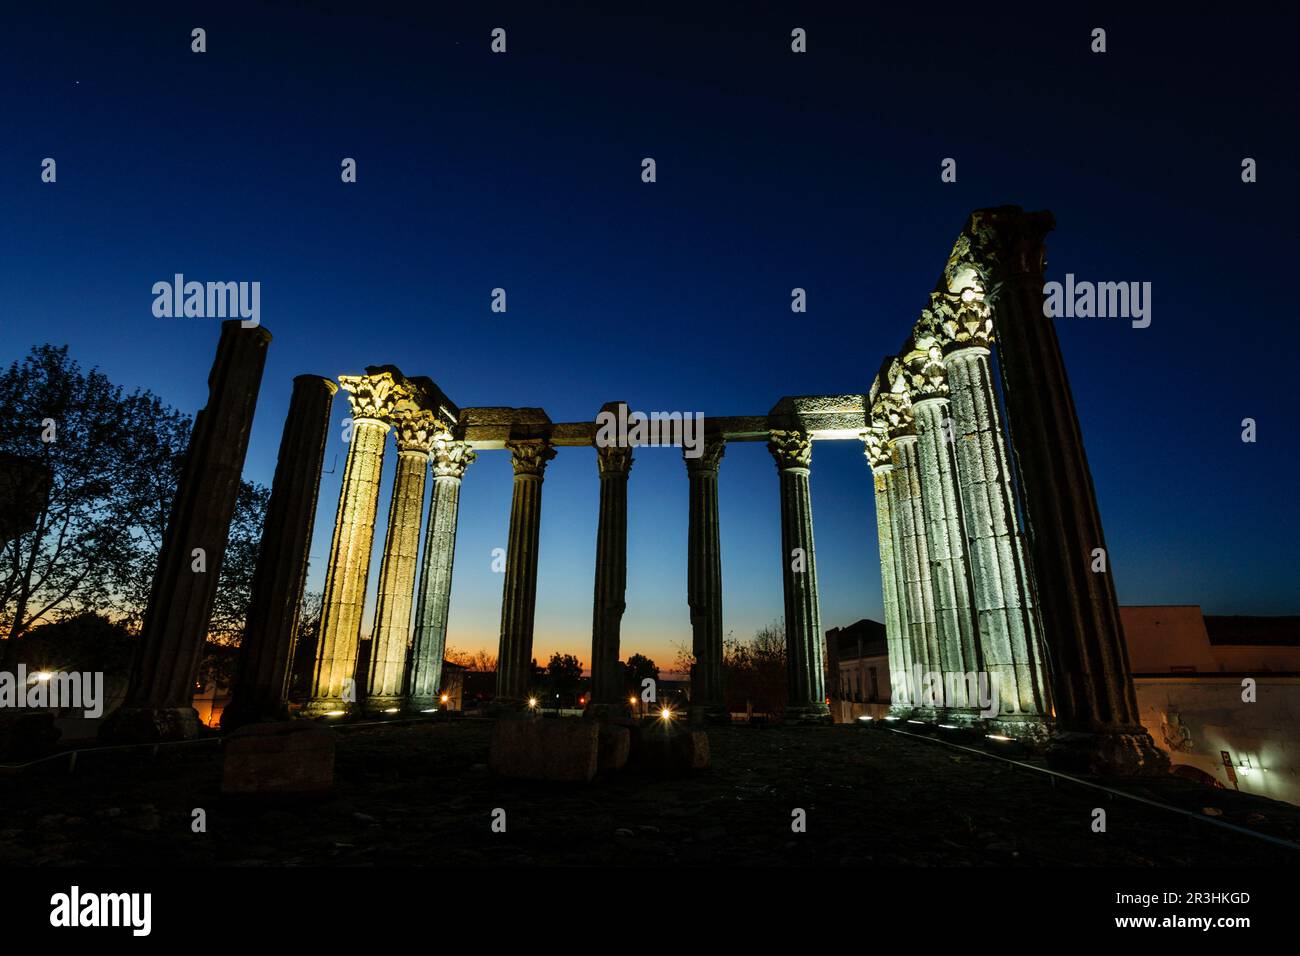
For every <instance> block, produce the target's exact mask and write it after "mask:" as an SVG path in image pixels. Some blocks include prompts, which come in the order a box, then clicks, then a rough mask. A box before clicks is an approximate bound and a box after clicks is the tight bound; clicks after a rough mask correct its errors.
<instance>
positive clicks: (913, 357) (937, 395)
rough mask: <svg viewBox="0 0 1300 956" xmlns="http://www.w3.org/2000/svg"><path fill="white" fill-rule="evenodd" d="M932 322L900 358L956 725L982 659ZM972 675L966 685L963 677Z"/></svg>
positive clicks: (973, 713)
mask: <svg viewBox="0 0 1300 956" xmlns="http://www.w3.org/2000/svg"><path fill="white" fill-rule="evenodd" d="M935 325H936V322H935V320H934V319H933V317H930V316H928V315H927V316H926V317H923V318H922V320H921V323H920V324H918V326H917V329H916V332H915V333H914V338H913V340H912V342H911V343H910V345H909V349H908V351H907V353H906V354H905V356H904V358H903V363H904V366H905V368H906V372H907V378H908V397H909V398H910V400H911V403H912V414H913V416H914V419H915V422H916V434H917V442H916V449H917V460H918V464H919V477H920V481H921V499H922V503H923V505H924V507H923V511H924V516H925V539H926V547H927V548H928V549H929V552H930V583H931V587H932V588H933V589H934V592H933V593H934V619H935V630H936V634H937V638H938V642H939V653H940V655H941V656H940V662H939V664H940V666H939V670H940V671H942V672H943V674H944V690H945V693H946V694H947V695H948V696H947V706H948V707H949V708H950V709H952V710H955V711H957V712H958V714H959V715H960V716H962V717H963V718H964V719H971V720H973V719H975V718H976V717H978V713H979V711H980V710H982V708H981V707H980V706H979V699H980V696H981V695H982V694H987V693H989V688H990V686H991V685H990V683H989V681H988V678H987V677H985V678H983V679H984V681H985V684H984V687H983V688H981V687H980V686H979V680H980V674H981V672H982V666H981V665H982V660H981V655H980V652H979V646H978V635H977V629H976V620H975V612H974V600H973V598H972V596H971V572H970V565H969V562H968V559H967V551H966V529H965V527H964V524H963V517H962V505H961V494H960V492H959V490H958V487H957V459H956V454H955V452H954V450H953V442H954V440H955V437H956V433H955V426H954V424H953V420H952V418H951V414H950V408H949V398H948V382H947V376H946V374H945V373H944V369H943V363H942V361H941V359H942V353H941V352H940V350H939V346H938V345H937V343H936V339H935V336H934V329H933V327H934V326H935ZM968 674H969V675H972V676H973V678H974V681H975V683H974V685H973V686H972V684H971V682H970V680H969V679H968V678H967V677H966V675H968Z"/></svg>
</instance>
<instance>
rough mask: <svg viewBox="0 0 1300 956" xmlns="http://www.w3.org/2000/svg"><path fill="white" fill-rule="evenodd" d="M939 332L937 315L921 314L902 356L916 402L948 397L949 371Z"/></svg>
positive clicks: (906, 376) (908, 387)
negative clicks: (935, 317) (944, 360)
mask: <svg viewBox="0 0 1300 956" xmlns="http://www.w3.org/2000/svg"><path fill="white" fill-rule="evenodd" d="M927 311H928V310H927ZM936 331H939V332H940V334H942V330H941V329H939V328H938V325H937V322H936V321H935V320H934V318H933V317H932V316H927V315H925V314H922V316H921V321H919V322H918V323H917V324H916V328H915V329H914V330H913V332H912V338H911V340H910V341H909V342H908V344H907V348H906V349H905V350H904V351H903V354H902V355H900V356H899V360H900V362H901V363H902V367H903V373H904V378H905V380H906V383H907V393H908V397H909V398H911V400H912V402H913V404H915V403H916V402H923V401H926V400H927V399H936V398H947V397H948V373H947V372H946V371H944V368H943V350H942V349H941V348H940V345H939V342H940V340H939V338H938V336H936V334H935V332H936Z"/></svg>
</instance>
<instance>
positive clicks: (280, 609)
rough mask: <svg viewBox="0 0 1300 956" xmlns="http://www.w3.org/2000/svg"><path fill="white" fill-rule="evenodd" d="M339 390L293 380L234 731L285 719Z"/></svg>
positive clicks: (228, 713)
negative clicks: (326, 445) (332, 421)
mask: <svg viewBox="0 0 1300 956" xmlns="http://www.w3.org/2000/svg"><path fill="white" fill-rule="evenodd" d="M337 391H338V386H337V385H335V384H334V383H333V382H332V381H330V380H329V379H327V378H321V377H320V376H319V375H299V376H298V377H297V378H295V379H294V380H293V397H292V398H291V399H290V400H289V414H288V416H287V417H286V418H285V421H284V434H283V435H282V437H281V438H280V454H279V457H278V458H277V459H276V463H275V479H274V480H273V481H272V483H271V500H270V501H269V502H268V503H267V506H266V521H265V523H264V524H263V527H262V544H261V548H260V551H259V553H258V558H257V570H256V571H255V572H254V576H253V587H252V593H251V596H250V598H249V604H248V620H247V624H246V626H245V627H244V639H243V641H242V642H241V643H240V646H239V666H238V670H237V671H236V674H235V682H234V687H233V689H232V692H231V697H230V703H229V704H227V705H226V708H225V710H223V711H222V712H221V726H222V728H223V729H226V730H230V729H233V728H235V727H239V726H241V725H242V724H247V723H252V722H254V721H258V720H276V719H281V718H283V717H284V716H286V712H285V691H286V689H287V685H288V682H289V665H290V662H291V660H292V657H293V641H294V636H295V634H296V633H297V630H298V612H299V609H300V608H301V606H302V591H303V586H304V585H305V584H306V581H307V553H308V551H309V550H310V548H311V533H312V526H313V524H314V522H315V520H316V498H317V493H318V492H319V491H320V475H321V465H322V464H323V462H324V459H325V444H326V439H327V438H328V436H329V427H330V408H331V406H332V405H333V403H334V393H335V392H337Z"/></svg>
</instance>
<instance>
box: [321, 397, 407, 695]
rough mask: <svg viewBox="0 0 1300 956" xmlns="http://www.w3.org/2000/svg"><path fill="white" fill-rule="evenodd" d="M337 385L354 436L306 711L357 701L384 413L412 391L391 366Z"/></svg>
mask: <svg viewBox="0 0 1300 956" xmlns="http://www.w3.org/2000/svg"><path fill="white" fill-rule="evenodd" d="M339 384H340V385H341V386H342V387H343V390H344V391H345V392H347V393H348V401H349V403H350V404H351V406H352V436H351V440H350V441H349V443H348V456H347V464H345V465H344V467H343V487H342V489H341V490H340V491H339V507H338V514H337V516H336V517H335V519H334V538H333V540H332V541H331V542H330V557H329V567H328V570H327V571H326V572H325V596H324V607H323V608H322V610H321V624H320V638H319V644H318V645H317V647H316V667H315V674H314V678H313V681H312V694H311V700H310V701H308V703H307V706H306V707H305V708H304V713H305V714H306V715H307V716H317V715H321V714H329V713H335V712H339V711H347V710H350V709H351V707H352V705H353V704H354V703H355V700H354V699H353V700H345V699H344V698H345V696H348V697H352V698H355V696H356V694H355V691H356V687H355V684H354V677H355V673H356V665H357V643H358V641H359V640H360V636H361V616H362V613H363V612H364V610H365V603H366V581H367V578H368V576H369V574H370V551H371V545H372V544H373V542H374V531H375V515H376V513H377V512H378V509H379V479H380V476H381V475H382V474H383V470H384V449H385V445H386V444H387V440H388V429H389V423H388V419H389V416H390V415H391V414H392V412H393V410H394V408H395V407H396V405H397V403H398V402H400V401H402V400H405V399H409V397H410V395H409V388H408V387H407V386H406V384H405V383H404V382H399V381H398V380H396V379H395V378H394V377H393V375H392V373H390V372H379V373H377V374H375V375H340V376H339ZM349 691H352V692H353V693H349Z"/></svg>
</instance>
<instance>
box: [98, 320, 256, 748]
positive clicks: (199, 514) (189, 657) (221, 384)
mask: <svg viewBox="0 0 1300 956" xmlns="http://www.w3.org/2000/svg"><path fill="white" fill-rule="evenodd" d="M270 344H271V333H270V332H268V331H267V330H266V329H265V328H261V327H257V328H251V329H246V328H242V327H241V325H240V322H239V320H237V319H232V320H230V321H227V322H223V323H221V340H220V342H219V343H218V345H217V357H216V360H215V361H214V362H213V364H212V371H211V372H210V373H209V375H208V403H207V405H206V406H205V407H204V408H203V409H202V410H201V411H200V412H199V413H198V415H197V416H195V419H194V428H193V430H192V431H191V432H190V443H189V448H188V450H187V451H186V453H185V464H184V467H183V468H182V470H181V477H180V484H179V485H178V486H177V489H176V498H175V500H174V501H173V502H172V509H171V515H170V517H169V518H168V520H167V530H166V532H165V534H164V537H163V545H162V550H161V551H160V552H159V554H158V570H157V572H156V573H155V574H154V579H153V588H152V590H151V591H150V594H149V604H148V607H147V609H146V611H145V615H144V625H143V628H142V630H141V634H140V650H139V657H138V658H137V661H136V666H135V671H134V673H133V675H132V680H131V685H130V690H129V691H128V694H127V700H126V703H125V706H124V707H122V708H121V709H120V710H119V711H118V713H117V714H115V715H114V717H113V719H112V720H111V721H110V722H109V723H107V724H106V726H105V727H104V735H105V736H107V737H112V738H117V739H145V740H148V739H154V740H158V739H163V740H166V739H176V738H183V737H192V736H194V735H195V734H197V733H198V729H199V721H198V714H197V713H196V712H195V710H194V708H193V706H192V704H191V701H192V699H193V697H194V682H195V678H196V677H197V675H198V670H199V662H200V660H201V659H202V656H203V642H204V640H205V639H206V638H207V634H208V621H209V620H210V618H211V616H212V602H213V600H214V599H215V597H216V593H217V579H218V577H219V576H220V575H221V565H222V561H223V560H224V558H225V554H226V540H227V537H228V536H229V534H230V521H231V518H232V517H233V516H234V513H235V499H236V498H237V497H238V495H239V483H240V474H241V472H242V471H243V468H244V454H245V452H246V451H247V450H248V434H249V431H250V430H251V429H252V426H253V411H254V409H255V407H256V405H257V393H258V389H259V388H260V387H261V384H262V369H263V367H264V366H265V364H266V351H267V348H268V346H269V345H270Z"/></svg>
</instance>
